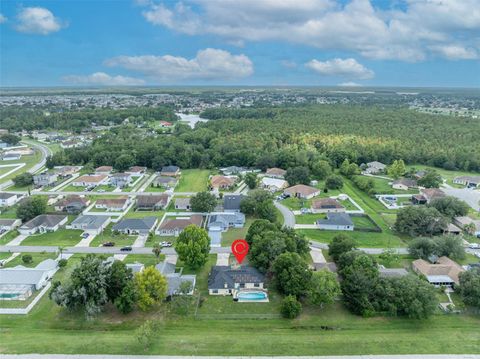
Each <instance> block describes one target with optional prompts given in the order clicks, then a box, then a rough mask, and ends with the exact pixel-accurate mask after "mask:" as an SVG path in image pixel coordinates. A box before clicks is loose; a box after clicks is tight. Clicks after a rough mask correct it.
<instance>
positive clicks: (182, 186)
mask: <svg viewBox="0 0 480 359" xmlns="http://www.w3.org/2000/svg"><path fill="white" fill-rule="evenodd" d="M210 173H211V171H210V170H199V169H191V170H182V175H181V177H180V182H179V183H178V186H177V187H175V192H202V191H206V190H207V186H208V176H210Z"/></svg>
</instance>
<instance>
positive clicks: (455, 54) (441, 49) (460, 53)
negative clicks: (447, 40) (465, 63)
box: [431, 45, 479, 60]
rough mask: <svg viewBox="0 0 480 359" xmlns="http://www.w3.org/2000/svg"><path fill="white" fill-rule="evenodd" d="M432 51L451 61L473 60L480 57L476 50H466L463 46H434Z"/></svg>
mask: <svg viewBox="0 0 480 359" xmlns="http://www.w3.org/2000/svg"><path fill="white" fill-rule="evenodd" d="M431 50H432V51H434V52H437V53H439V54H440V55H442V56H443V57H445V58H447V59H449V60H473V59H477V58H478V57H479V56H478V51H477V50H475V49H474V48H466V47H463V46H461V45H460V46H459V45H442V46H432V47H431Z"/></svg>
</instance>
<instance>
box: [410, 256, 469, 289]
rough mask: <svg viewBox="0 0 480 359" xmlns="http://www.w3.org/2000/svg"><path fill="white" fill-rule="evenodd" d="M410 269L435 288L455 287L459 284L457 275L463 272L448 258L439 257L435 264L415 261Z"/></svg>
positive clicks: (421, 260) (419, 260) (420, 260)
mask: <svg viewBox="0 0 480 359" xmlns="http://www.w3.org/2000/svg"><path fill="white" fill-rule="evenodd" d="M412 269H413V270H414V272H415V273H417V274H421V275H424V276H425V277H426V278H427V281H428V282H429V283H430V284H433V285H434V286H435V287H440V286H447V287H455V285H458V284H459V283H460V282H459V278H458V277H459V274H460V273H462V272H464V271H465V270H464V269H463V268H462V267H461V266H460V265H459V264H458V263H456V262H454V261H452V260H451V259H450V258H448V257H440V258H438V259H437V260H436V261H435V263H429V262H427V261H426V260H423V259H417V260H414V261H413V262H412Z"/></svg>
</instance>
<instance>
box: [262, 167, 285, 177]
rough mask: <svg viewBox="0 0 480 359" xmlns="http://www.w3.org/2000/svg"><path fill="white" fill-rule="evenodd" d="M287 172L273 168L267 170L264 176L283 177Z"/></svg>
mask: <svg viewBox="0 0 480 359" xmlns="http://www.w3.org/2000/svg"><path fill="white" fill-rule="evenodd" d="M286 173H287V171H285V170H282V169H281V168H277V167H273V168H268V169H267V171H266V172H265V174H267V175H271V176H285V174H286Z"/></svg>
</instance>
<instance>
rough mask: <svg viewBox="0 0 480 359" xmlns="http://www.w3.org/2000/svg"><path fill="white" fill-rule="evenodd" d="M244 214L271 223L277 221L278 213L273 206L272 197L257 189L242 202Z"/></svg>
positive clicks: (241, 207) (241, 206)
mask: <svg viewBox="0 0 480 359" xmlns="http://www.w3.org/2000/svg"><path fill="white" fill-rule="evenodd" d="M240 210H241V211H242V213H245V214H247V215H252V216H255V217H258V218H261V219H267V220H269V221H270V222H275V221H276V220H277V212H276V209H275V206H274V205H273V199H272V195H271V194H270V193H268V192H267V191H264V190H263V189H255V190H252V191H250V192H249V193H248V195H247V196H246V197H244V198H243V199H242V202H240Z"/></svg>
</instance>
